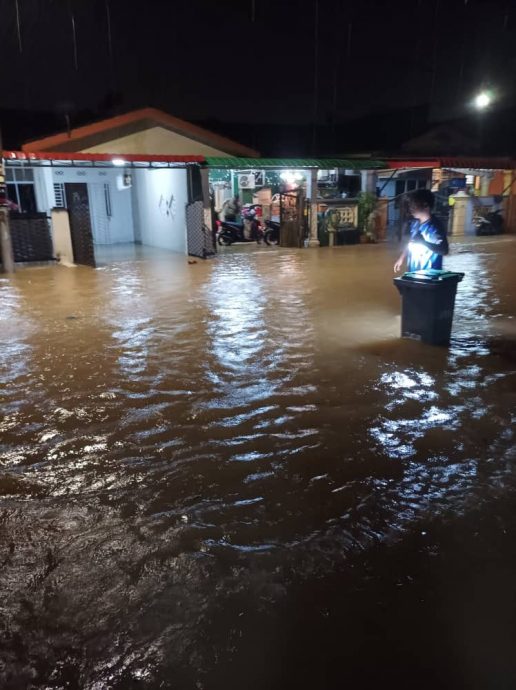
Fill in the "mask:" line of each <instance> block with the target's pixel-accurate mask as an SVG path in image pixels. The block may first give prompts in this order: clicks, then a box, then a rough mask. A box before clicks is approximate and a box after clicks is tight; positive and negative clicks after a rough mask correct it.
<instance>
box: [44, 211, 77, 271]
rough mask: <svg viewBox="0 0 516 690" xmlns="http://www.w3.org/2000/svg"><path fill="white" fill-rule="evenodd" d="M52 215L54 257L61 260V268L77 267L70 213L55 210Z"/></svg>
mask: <svg viewBox="0 0 516 690" xmlns="http://www.w3.org/2000/svg"><path fill="white" fill-rule="evenodd" d="M50 215H51V217H52V242H53V244H54V255H55V256H56V257H57V258H58V259H59V262H60V264H61V266H75V263H74V256H73V246H72V237H71V234H70V219H69V216H68V211H67V210H66V209H65V208H53V209H52V211H51V212H50Z"/></svg>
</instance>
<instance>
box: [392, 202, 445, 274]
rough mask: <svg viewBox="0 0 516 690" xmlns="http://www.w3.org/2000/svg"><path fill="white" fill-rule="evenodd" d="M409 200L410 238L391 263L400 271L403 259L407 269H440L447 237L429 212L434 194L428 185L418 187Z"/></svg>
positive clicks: (432, 204)
mask: <svg viewBox="0 0 516 690" xmlns="http://www.w3.org/2000/svg"><path fill="white" fill-rule="evenodd" d="M408 201H409V211H410V213H411V215H412V216H413V218H414V221H413V222H412V225H411V228H410V240H409V242H408V244H407V246H406V247H405V249H404V250H403V251H402V253H401V255H400V257H399V259H398V260H397V261H396V263H395V264H394V271H395V273H398V272H399V271H401V269H402V266H403V262H404V261H405V259H407V271H421V270H426V269H429V268H433V269H437V270H440V269H442V267H443V256H445V255H446V254H448V239H447V237H446V230H444V228H443V227H442V226H441V224H440V222H439V220H438V219H437V218H436V217H435V216H433V215H432V209H433V207H434V195H433V194H432V192H430V191H429V190H428V189H418V190H417V191H416V192H412V193H411V194H409V197H408Z"/></svg>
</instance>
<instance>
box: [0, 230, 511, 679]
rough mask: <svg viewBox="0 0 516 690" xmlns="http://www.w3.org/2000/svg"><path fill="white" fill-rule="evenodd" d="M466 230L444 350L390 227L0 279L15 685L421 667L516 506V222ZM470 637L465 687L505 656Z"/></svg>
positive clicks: (453, 670) (349, 673) (5, 547)
mask: <svg viewBox="0 0 516 690" xmlns="http://www.w3.org/2000/svg"><path fill="white" fill-rule="evenodd" d="M455 249H456V251H455V252H454V254H453V255H452V256H451V257H450V258H449V260H448V264H447V265H448V267H449V268H451V269H455V270H459V271H463V272H465V273H466V277H465V280H464V281H463V283H462V284H461V285H460V286H459V293H458V297H457V306H456V318H455V325H454V331H453V338H452V343H451V346H450V348H449V349H441V348H431V347H429V346H425V345H421V344H419V343H414V342H412V341H401V340H400V339H399V338H398V333H399V301H398V294H397V292H396V290H395V289H394V287H393V286H392V263H393V255H394V254H395V253H396V252H395V250H394V249H393V250H392V251H390V250H389V249H387V248H385V247H380V246H364V247H345V248H338V249H335V250H333V251H332V250H329V249H322V250H320V251H296V250H283V249H270V248H265V247H263V248H256V247H242V248H231V249H229V250H228V251H225V252H223V253H222V254H221V255H220V256H219V257H218V258H217V259H216V260H213V261H211V262H199V263H198V264H195V265H188V264H187V263H186V261H185V260H184V258H182V257H177V256H175V255H172V254H168V255H167V254H166V253H154V254H152V256H150V257H148V258H145V256H144V255H140V254H139V255H138V260H134V261H130V260H127V257H124V260H123V261H119V262H116V261H115V262H114V263H111V264H109V263H108V264H107V265H105V266H103V267H102V269H101V270H97V271H93V270H89V269H83V268H77V269H63V268H59V267H52V268H44V269H26V270H23V271H19V272H18V273H17V274H16V275H15V276H14V278H12V279H1V280H0V325H1V328H0V345H1V353H0V383H1V404H2V418H1V419H0V458H1V461H2V465H3V468H4V470H5V472H4V475H3V477H2V479H1V480H0V492H1V496H2V504H1V512H0V517H1V520H0V524H1V528H2V555H1V557H0V562H2V563H3V565H2V568H3V571H2V572H3V581H2V582H3V584H2V586H1V588H0V607H1V611H2V616H0V620H3V622H2V623H1V624H0V631H1V632H0V635H1V648H2V651H3V654H2V659H3V666H0V678H1V679H2V687H12V688H21V687H37V688H40V687H41V688H43V687H45V688H46V687H52V688H53V687H56V688H57V687H70V688H91V689H92V690H93V689H94V688H95V689H96V688H131V687H150V688H158V687H166V688H168V687H171V688H172V687H177V688H181V689H183V688H185V689H189V688H195V689H196V690H197V689H200V688H206V689H208V688H233V687H235V688H236V687H248V688H255V687H256V688H263V687H270V688H287V687H296V688H300V687H302V688H304V687H307V688H308V687H310V688H313V687H321V688H326V687H328V688H329V687H337V686H339V687H340V683H341V682H345V681H346V680H348V681H350V682H351V681H353V682H355V681H356V680H357V679H362V680H363V678H365V677H366V676H367V678H369V679H370V680H371V682H372V679H373V678H374V679H376V681H378V682H379V681H380V680H381V679H382V678H383V676H382V674H381V673H380V670H379V669H381V667H382V664H384V667H385V664H387V666H388V667H389V668H391V671H392V673H397V672H398V671H399V672H400V674H401V675H400V676H399V677H405V676H404V673H405V672H406V671H407V668H408V667H410V665H411V664H412V665H413V666H412V674H413V675H412V680H413V679H414V678H415V677H417V678H418V680H419V681H421V678H422V677H423V676H425V673H423V671H422V669H423V668H424V669H427V668H429V667H430V666H432V664H431V663H427V662H425V661H423V660H421V659H419V660H418V658H419V657H418V654H419V653H420V652H418V651H417V650H421V649H427V648H428V643H429V640H430V639H432V635H435V636H436V638H438V639H440V640H441V638H442V635H438V634H437V633H436V630H438V629H439V626H443V627H444V628H446V629H450V630H451V629H454V630H455V628H454V626H457V625H458V624H457V622H456V621H457V620H465V619H466V618H467V617H468V616H470V618H471V617H472V616H473V618H474V615H475V614H474V611H473V610H472V609H470V608H468V607H467V603H464V602H465V601H466V600H465V599H464V600H463V599H461V597H462V594H461V592H462V589H463V588H464V587H465V585H464V577H463V573H462V575H460V577H459V574H460V573H461V570H460V568H461V567H462V566H461V563H464V562H468V559H471V558H473V556H472V555H471V554H472V553H475V554H477V555H476V556H475V558H477V559H478V558H481V555H482V553H483V550H482V549H485V548H487V547H486V546H485V544H487V543H489V544H490V545H491V546H490V547H489V548H491V561H490V562H491V563H492V562H493V559H494V560H495V561H496V559H497V558H499V559H502V561H503V563H504V565H503V568H505V569H507V568H508V565H507V562H506V560H503V559H504V558H505V556H507V554H508V553H509V551H510V549H509V547H508V546H507V545H506V542H505V536H504V535H508V536H507V539H509V535H511V536H512V538H513V537H514V534H513V531H514V527H515V525H514V522H511V520H512V518H511V515H512V514H513V512H514V511H512V506H513V502H514V498H515V497H516V493H514V471H513V470H514V459H515V443H514V431H513V429H514V409H515V406H514V372H515V359H514V344H515V342H516V329H515V327H514V306H515V301H516V297H515V295H516V290H515V287H516V286H515V283H514V270H513V265H514V260H515V259H516V242H514V241H513V240H512V239H511V238H502V239H498V240H494V241H482V242H477V243H469V244H468V243H464V244H461V245H458V246H457V247H456V248H455ZM509 508H511V509H509ZM494 515H496V520H494V517H493V516H494ZM472 516H475V517H472ZM493 520H494V521H493ZM455 539H456V541H454V540H455ZM484 542H485V543H484ZM508 543H509V542H507V544H508ZM510 543H511V544H512V543H514V539H512V541H511V542H510ZM507 549H509V550H507ZM461 550H464V553H463V554H462V557H461V558H462V559H465V560H460V559H459V558H458V557H456V554H457V553H462V551H461ZM454 559H455V560H454ZM509 562H510V559H509ZM477 565H478V562H477ZM503 568H502V569H503ZM477 570H478V568H477ZM496 572H497V573H498V574H499V570H497V571H496ZM485 577H486V578H487V577H488V575H485ZM489 577H490V575H489ZM500 577H502V576H500ZM510 581H511V579H510V578H509V577H508V578H507V583H509V582H510ZM478 582H480V580H479V581H478ZM501 582H502V584H501V585H500V587H501V589H499V591H505V590H504V587H505V585H504V582H505V580H503V577H502V581H501ZM455 586H456V594H457V599H456V600H455V599H454V600H453V602H452V601H450V600H448V599H447V596H448V594H446V593H449V592H451V591H455V590H454V587H455ZM472 586H473V585H472ZM479 586H480V585H479ZM507 588H509V590H510V585H509V584H507V587H506V589H507ZM466 589H468V588H467V587H466ZM509 590H507V591H509ZM468 591H469V590H468ZM490 591H491V590H490ZM426 599H428V608H425V607H426V606H427V604H426V603H425V600H426ZM472 599H473V600H475V597H472ZM477 599H478V597H477ZM461 601H462V602H463V605H464V606H465V607H466V608H465V609H464V610H462V613H461V614H460V615H458V618H451V617H450V618H448V614H447V613H446V612H447V611H448V610H450V611H451V610H454V611H455V610H456V608H457V607H458V606H459V603H457V602H461ZM439 607H442V608H441V609H440V608H439ZM454 607H455V608H454ZM486 607H487V604H486ZM502 609H503V607H502ZM497 610H498V609H497ZM436 611H438V614H437V613H436ZM479 615H480V614H479ZM436 616H437V617H436ZM481 618H482V617H481V616H480V618H479V620H480V619H481ZM496 623H500V621H497V620H494V621H493V625H496ZM502 623H503V621H502ZM468 625H469V629H472V630H480V628H479V623H477V621H476V619H474V620H473V619H472V620H469V623H468ZM500 625H501V626H502V627H500V630H501V631H503V635H502V632H500V638H498V637H497V636H496V635H495V636H494V638H493V639H496V640H497V641H499V639H502V637H503V639H511V640H513V641H514V637H511V635H512V633H509V632H508V631H507V630H506V629H505V628H503V625H502V624H501V623H500ZM343 626H344V628H345V629H343ZM405 626H409V628H410V630H411V631H412V635H411V640H410V641H408V640H406V639H405V638H404V637H403V636H404V635H405V634H406V633H405V630H406V628H405ZM434 626H435V627H434ZM419 629H421V632H414V631H415V630H419ZM479 634H480V633H479ZM426 636H427V637H426ZM452 637H453V636H452ZM402 638H403V639H404V642H402ZM457 639H460V640H464V639H465V633H464V631H462V630H460V631H458V630H456V637H455V638H453V639H447V638H446V639H444V638H443V639H442V641H441V642H440V644H441V647H439V654H437V652H436V654H437V656H438V657H439V659H440V661H439V663H442V664H444V666H445V667H446V669H447V673H448V677H453V678H455V681H456V682H455V684H454V687H477V686H475V685H474V682H477V681H476V680H475V679H479V682H480V685H478V687H491V686H490V685H489V683H487V684H485V683H484V684H483V685H482V682H483V681H484V680H485V679H486V678H490V677H491V676H490V675H489V674H490V673H491V672H494V671H493V669H494V668H495V667H496V669H498V670H497V673H501V674H502V675H501V676H500V677H502V678H503V679H504V680H505V679H506V678H508V677H510V673H512V667H511V663H512V661H511V659H512V655H511V653H509V652H508V653H507V655H506V656H504V652H503V649H502V651H501V652H499V654H498V657H497V658H496V664H495V657H494V656H490V653H489V646H487V647H486V646H485V645H484V646H483V647H481V648H479V649H477V647H476V646H475V644H474V643H471V645H470V646H469V647H467V648H466V647H465V646H463V645H462V643H461V644H458V643H457V642H456V640H457ZM388 640H389V641H388ZM404 646H405V647H404ZM403 648H407V649H408V650H409V652H408V656H409V657H410V659H411V661H407V656H406V655H405V656H404V657H399V658H398V657H397V656H396V655H397V653H398V650H399V649H403ZM511 649H512V648H511ZM472 650H473V651H472ZM486 650H487V651H486ZM371 655H372V656H373V657H374V658H377V659H379V660H380V662H381V663H380V662H379V666H378V677H376V676H374V674H375V673H376V671H375V670H374V669H375V667H374V666H371V664H370V656H371ZM472 658H473V660H472ZM451 659H455V662H453V661H451ZM382 660H383V661H382ZM457 660H458V661H457ZM454 663H455V666H454ZM407 664H408V667H407ZM435 665H436V664H435V663H434V664H433V666H435ZM437 665H438V664H437ZM433 666H432V667H433ZM321 669H325V670H324V673H323V672H322V671H321ZM364 669H368V670H367V671H364ZM457 669H460V672H459V670H457ZM468 669H469V670H468ZM500 669H502V670H501V671H500ZM321 673H322V675H321ZM364 673H366V676H364ZM457 673H458V674H459V675H458V676H457ZM367 674H369V675H367ZM450 674H451V675H450ZM454 674H455V675H454ZM460 674H462V675H460ZM504 674H505V675H504ZM407 677H410V673H409V675H408V676H407ZM425 677H426V676H425ZM515 678H516V676H515ZM472 679H473V680H472ZM434 680H435V679H434ZM466 680H467V681H468V682H466ZM431 681H432V678H431V677H429V681H428V682H429V685H428V687H436V685H435V684H434V685H433V686H432V685H431ZM432 682H433V681H432ZM31 684H32V685H31ZM399 686H400V687H401V685H399ZM367 687H368V686H367ZM421 687H423V686H421ZM424 687H427V686H424ZM493 687H494V686H493ZM496 687H510V684H509V685H503V684H500V685H499V686H496Z"/></svg>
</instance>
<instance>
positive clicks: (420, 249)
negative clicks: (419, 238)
mask: <svg viewBox="0 0 516 690" xmlns="http://www.w3.org/2000/svg"><path fill="white" fill-rule="evenodd" d="M408 250H409V252H410V253H411V255H412V259H413V260H414V261H422V260H423V259H425V258H426V257H428V254H429V253H431V252H429V251H428V249H427V248H426V247H425V246H424V245H423V244H418V243H417V242H409V246H408Z"/></svg>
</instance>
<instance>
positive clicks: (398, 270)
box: [394, 245, 408, 273]
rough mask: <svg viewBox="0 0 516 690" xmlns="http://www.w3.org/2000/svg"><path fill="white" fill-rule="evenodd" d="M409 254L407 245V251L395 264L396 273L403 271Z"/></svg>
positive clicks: (404, 251) (405, 250)
mask: <svg viewBox="0 0 516 690" xmlns="http://www.w3.org/2000/svg"><path fill="white" fill-rule="evenodd" d="M407 254H408V245H406V247H405V249H404V250H403V251H402V252H401V254H400V255H399V258H398V260H397V261H396V263H395V264H394V273H399V272H400V271H401V269H402V268H403V262H404V261H405V259H406V257H407Z"/></svg>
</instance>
